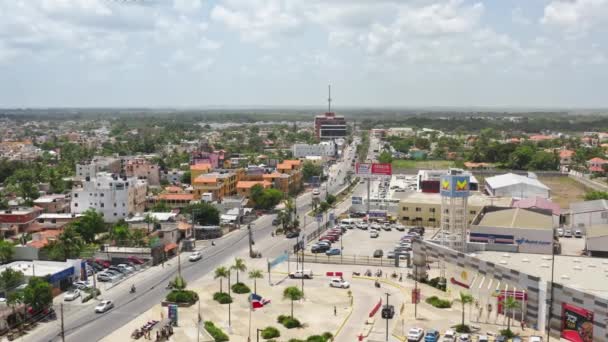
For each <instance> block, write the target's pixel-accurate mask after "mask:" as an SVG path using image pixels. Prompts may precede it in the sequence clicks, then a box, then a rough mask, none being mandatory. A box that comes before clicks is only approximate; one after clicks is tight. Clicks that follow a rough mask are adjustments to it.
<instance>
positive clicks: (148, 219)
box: [144, 213, 158, 233]
mask: <svg viewBox="0 0 608 342" xmlns="http://www.w3.org/2000/svg"><path fill="white" fill-rule="evenodd" d="M144 222H145V223H147V224H148V233H150V223H152V224H155V223H158V220H157V219H156V217H154V216H152V215H150V213H147V214H146V216H145V217H144ZM152 227H153V228H154V225H152Z"/></svg>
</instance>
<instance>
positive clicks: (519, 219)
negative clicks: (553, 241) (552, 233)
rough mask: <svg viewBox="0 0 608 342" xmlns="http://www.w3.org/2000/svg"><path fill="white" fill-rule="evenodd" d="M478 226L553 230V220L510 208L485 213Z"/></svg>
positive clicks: (520, 209)
mask: <svg viewBox="0 0 608 342" xmlns="http://www.w3.org/2000/svg"><path fill="white" fill-rule="evenodd" d="M478 225H479V226H485V227H504V228H522V229H530V228H531V229H553V218H552V217H551V215H543V214H540V213H537V212H534V211H531V210H527V209H522V208H511V209H505V210H498V211H492V212H489V213H486V214H485V215H484V217H483V218H482V219H481V221H480V222H479V224H478Z"/></svg>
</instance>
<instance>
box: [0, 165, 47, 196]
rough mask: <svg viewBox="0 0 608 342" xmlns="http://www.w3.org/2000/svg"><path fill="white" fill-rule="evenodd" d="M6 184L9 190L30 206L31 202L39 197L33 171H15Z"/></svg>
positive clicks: (29, 169)
mask: <svg viewBox="0 0 608 342" xmlns="http://www.w3.org/2000/svg"><path fill="white" fill-rule="evenodd" d="M6 182H7V183H8V185H9V188H10V189H11V190H12V191H14V192H16V193H17V194H18V195H19V196H21V197H22V198H23V200H24V201H25V202H26V203H28V204H31V203H32V201H33V200H35V199H36V198H38V196H39V192H38V188H37V186H36V185H37V183H38V180H37V179H36V175H35V173H34V170H33V169H31V168H28V169H19V170H16V171H15V173H14V174H13V175H12V176H10V177H9V178H8V179H7V180H6Z"/></svg>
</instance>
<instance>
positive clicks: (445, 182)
mask: <svg viewBox="0 0 608 342" xmlns="http://www.w3.org/2000/svg"><path fill="white" fill-rule="evenodd" d="M441 186H442V187H443V190H450V181H447V180H444V181H443V184H442V185H441Z"/></svg>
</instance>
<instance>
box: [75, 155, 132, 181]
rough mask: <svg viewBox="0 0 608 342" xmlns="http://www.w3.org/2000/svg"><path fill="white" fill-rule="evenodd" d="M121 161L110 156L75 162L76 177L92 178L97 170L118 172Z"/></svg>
mask: <svg viewBox="0 0 608 342" xmlns="http://www.w3.org/2000/svg"><path fill="white" fill-rule="evenodd" d="M121 169H122V165H121V161H120V159H117V158H112V157H95V158H93V159H91V160H86V161H83V162H81V163H78V164H76V178H79V179H86V178H87V177H89V178H93V177H95V176H96V175H97V173H99V172H109V173H120V170H121Z"/></svg>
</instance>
